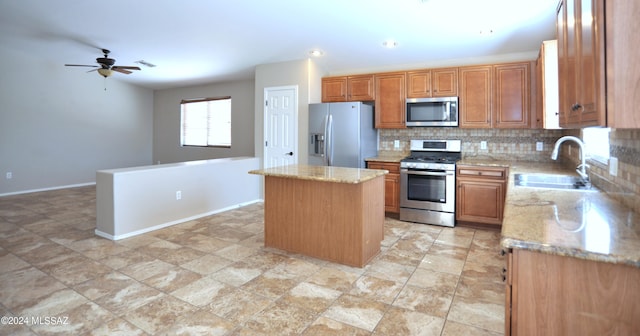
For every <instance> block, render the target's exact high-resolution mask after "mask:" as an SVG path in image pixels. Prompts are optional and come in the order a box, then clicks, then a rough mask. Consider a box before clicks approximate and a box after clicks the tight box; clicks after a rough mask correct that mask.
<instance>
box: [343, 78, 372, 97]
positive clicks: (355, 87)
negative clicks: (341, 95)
mask: <svg viewBox="0 0 640 336" xmlns="http://www.w3.org/2000/svg"><path fill="white" fill-rule="evenodd" d="M373 78H374V75H362V76H348V77H347V100H348V101H371V100H374V99H375V96H376V93H375V92H376V91H375V85H374V80H373Z"/></svg>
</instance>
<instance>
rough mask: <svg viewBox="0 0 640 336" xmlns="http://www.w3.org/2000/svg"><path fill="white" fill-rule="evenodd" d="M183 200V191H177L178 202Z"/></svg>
mask: <svg viewBox="0 0 640 336" xmlns="http://www.w3.org/2000/svg"><path fill="white" fill-rule="evenodd" d="M181 199H182V191H180V190H178V191H176V201H179V200H181Z"/></svg>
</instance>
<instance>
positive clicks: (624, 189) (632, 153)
mask: <svg viewBox="0 0 640 336" xmlns="http://www.w3.org/2000/svg"><path fill="white" fill-rule="evenodd" d="M565 134H566V135H574V136H577V137H581V132H580V130H567V131H565ZM609 152H610V153H611V157H616V158H618V171H617V174H616V176H614V175H612V174H610V173H609V165H608V164H603V163H600V162H597V161H594V160H587V164H588V165H589V170H588V171H589V176H590V177H591V180H592V182H593V184H594V185H595V186H597V187H598V188H600V189H601V190H604V191H605V192H606V193H607V194H609V196H610V197H612V198H614V199H616V200H617V201H619V202H621V203H623V204H625V205H626V206H627V207H629V208H631V209H634V211H635V212H636V213H640V129H612V130H611V133H610V135H609ZM570 160H571V161H573V162H574V163H576V164H577V163H578V162H579V160H580V158H579V157H578V156H577V151H576V152H574V154H573V155H571V157H570Z"/></svg>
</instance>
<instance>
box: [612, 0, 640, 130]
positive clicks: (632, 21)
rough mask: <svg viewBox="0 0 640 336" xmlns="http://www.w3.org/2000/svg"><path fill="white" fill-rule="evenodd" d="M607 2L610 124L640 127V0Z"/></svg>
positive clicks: (617, 126)
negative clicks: (639, 49)
mask: <svg viewBox="0 0 640 336" xmlns="http://www.w3.org/2000/svg"><path fill="white" fill-rule="evenodd" d="M605 5H606V8H605V13H606V18H605V21H606V48H605V49H606V62H607V66H606V78H607V82H606V86H607V97H606V100H607V102H606V104H607V126H608V127H611V128H640V113H638V106H640V93H639V92H640V91H639V88H638V83H640V62H638V60H639V59H640V54H639V52H638V46H640V34H638V31H640V20H638V18H639V17H640V2H639V1H606V4H605ZM631 46H633V47H631Z"/></svg>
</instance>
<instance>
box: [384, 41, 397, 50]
mask: <svg viewBox="0 0 640 336" xmlns="http://www.w3.org/2000/svg"><path fill="white" fill-rule="evenodd" d="M382 45H383V46H385V47H387V48H395V47H397V46H398V42H396V41H394V40H386V41H384V42H382Z"/></svg>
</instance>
